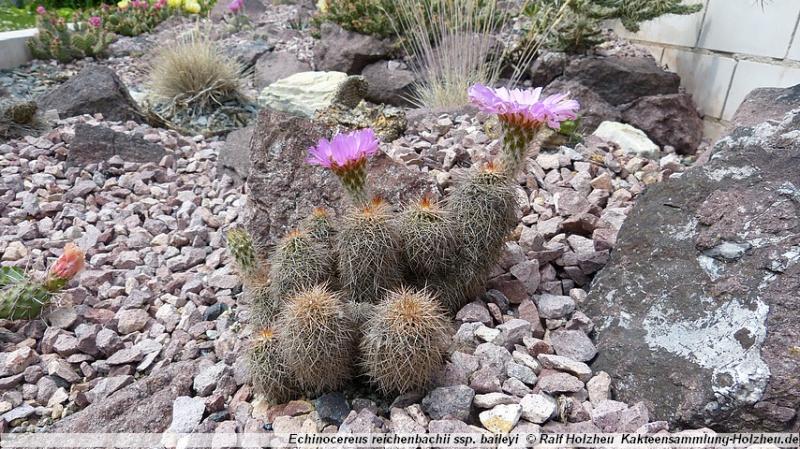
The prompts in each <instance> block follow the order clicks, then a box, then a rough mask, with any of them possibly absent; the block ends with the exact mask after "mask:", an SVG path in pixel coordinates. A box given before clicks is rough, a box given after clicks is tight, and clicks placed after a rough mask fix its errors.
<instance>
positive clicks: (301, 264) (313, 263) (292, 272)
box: [269, 230, 336, 304]
mask: <svg viewBox="0 0 800 449" xmlns="http://www.w3.org/2000/svg"><path fill="white" fill-rule="evenodd" d="M270 262H271V267H270V270H269V279H270V282H271V284H270V290H271V292H270V296H271V297H272V300H273V301H275V302H276V303H277V304H282V303H283V302H285V300H286V299H287V298H288V297H290V296H292V295H293V294H295V293H297V292H299V291H302V290H304V289H306V288H309V287H313V286H314V285H318V284H325V283H335V275H336V260H335V259H334V257H333V255H332V254H331V252H330V250H329V249H327V248H326V247H325V245H324V244H321V243H319V242H317V241H315V240H314V239H313V238H312V236H311V234H309V233H308V232H304V231H300V230H294V231H291V232H289V233H288V234H287V235H286V236H285V237H284V238H283V239H282V240H281V241H280V242H279V243H278V245H277V247H276V248H275V252H274V253H273V255H272V258H271V259H270Z"/></svg>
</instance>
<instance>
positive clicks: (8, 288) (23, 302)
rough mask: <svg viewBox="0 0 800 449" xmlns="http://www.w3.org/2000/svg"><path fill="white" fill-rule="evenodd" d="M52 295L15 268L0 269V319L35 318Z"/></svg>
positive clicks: (40, 284)
mask: <svg viewBox="0 0 800 449" xmlns="http://www.w3.org/2000/svg"><path fill="white" fill-rule="evenodd" d="M52 296H53V294H52V293H51V292H50V291H48V290H47V289H45V287H44V285H42V283H41V282H36V281H34V280H32V279H30V278H29V277H28V276H27V275H26V274H25V273H24V272H23V271H22V270H20V269H18V268H15V267H0V319H6V320H23V319H32V318H36V317H38V316H39V315H41V313H42V308H43V307H44V306H45V305H47V304H48V303H50V300H51V299H52Z"/></svg>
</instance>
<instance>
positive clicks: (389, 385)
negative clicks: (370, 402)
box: [360, 289, 450, 394]
mask: <svg viewBox="0 0 800 449" xmlns="http://www.w3.org/2000/svg"><path fill="white" fill-rule="evenodd" d="M449 324H450V320H449V318H448V316H447V314H446V313H445V311H444V309H443V308H442V307H441V306H440V305H439V303H438V301H437V300H436V299H435V298H434V297H432V296H431V295H430V294H428V293H426V292H424V291H413V290H408V289H400V290H395V291H391V292H389V293H388V294H387V297H386V298H385V299H384V300H383V301H382V302H381V303H380V304H378V305H377V306H375V311H374V313H373V314H372V316H371V318H370V319H369V320H368V321H367V322H366V324H365V325H364V327H365V329H364V336H363V339H362V340H361V345H360V347H361V354H362V359H363V362H362V364H363V368H364V371H365V373H366V374H367V376H368V377H369V379H370V381H371V382H373V383H374V384H375V385H376V386H377V387H378V389H379V390H380V391H381V392H383V393H401V394H402V393H407V392H410V391H415V390H419V389H421V388H424V387H426V386H427V385H429V384H430V382H431V380H432V379H433V376H434V375H435V374H436V373H437V372H438V371H439V370H440V369H441V368H442V366H443V365H444V360H445V355H446V354H447V346H448V344H449Z"/></svg>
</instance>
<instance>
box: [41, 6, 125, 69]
mask: <svg viewBox="0 0 800 449" xmlns="http://www.w3.org/2000/svg"><path fill="white" fill-rule="evenodd" d="M71 25H72V27H71V28H70V26H69V25H68V24H67V21H66V20H64V19H63V18H61V17H58V16H57V15H55V14H51V13H49V12H46V11H44V12H43V13H42V14H40V15H39V16H38V17H37V18H36V28H38V30H39V33H38V34H37V35H36V36H34V37H32V38H30V39H28V42H27V44H28V48H29V49H30V51H31V54H32V55H33V57H35V58H38V59H55V60H57V61H59V62H69V61H72V60H73V59H78V58H86V57H99V56H103V55H104V54H105V50H106V48H107V47H108V46H109V45H110V44H111V42H112V41H113V40H114V35H113V34H111V33H108V32H107V31H106V30H105V29H104V28H103V27H94V26H91V25H89V24H87V23H86V22H83V21H81V20H79V17H77V16H76V17H75V18H74V20H73V23H72V24H71Z"/></svg>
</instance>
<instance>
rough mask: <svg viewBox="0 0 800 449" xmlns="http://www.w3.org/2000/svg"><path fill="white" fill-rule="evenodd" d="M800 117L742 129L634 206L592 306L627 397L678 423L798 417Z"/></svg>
mask: <svg viewBox="0 0 800 449" xmlns="http://www.w3.org/2000/svg"><path fill="white" fill-rule="evenodd" d="M798 106H800V104H798V105H797V106H796V107H798ZM797 129H800V112H798V111H795V112H794V113H791V112H790V113H788V114H786V115H785V116H784V117H782V118H781V120H780V121H770V122H765V123H761V124H758V125H756V126H755V127H742V128H738V129H736V130H735V131H734V132H733V133H732V134H731V135H730V136H728V137H725V138H723V139H722V140H720V141H719V142H718V143H717V144H716V146H715V147H714V149H713V150H712V151H713V154H712V155H711V158H710V160H709V161H708V162H707V163H706V164H705V165H702V166H697V167H695V168H693V169H691V170H689V171H687V172H685V173H684V174H683V176H681V177H680V178H677V179H670V180H668V181H666V182H664V183H662V184H659V185H655V186H653V187H651V188H650V189H648V191H647V192H646V193H645V194H644V195H643V196H642V197H641V198H640V199H639V200H638V202H637V203H636V205H635V207H634V208H633V210H632V211H631V213H630V214H629V215H628V218H627V219H626V221H625V222H624V224H623V226H622V229H621V231H620V233H619V236H618V239H617V246H616V248H615V250H614V252H613V253H612V255H611V259H610V261H609V263H608V265H607V266H606V267H605V268H604V269H603V270H602V271H601V272H600V273H599V274H598V276H597V277H596V278H595V280H594V283H593V285H592V288H591V290H590V292H589V295H588V298H587V300H586V303H585V305H584V311H585V312H586V313H587V315H589V316H590V317H591V318H592V319H594V320H595V323H597V334H596V341H597V346H598V349H599V355H598V358H597V360H596V361H595V363H594V364H593V369H594V370H596V371H599V370H603V371H606V372H608V373H609V374H610V375H611V376H612V378H613V380H614V386H615V393H616V396H617V398H618V399H620V400H622V401H625V402H627V403H633V402H636V401H640V400H641V401H645V403H646V404H647V405H648V408H649V409H650V410H651V412H652V415H653V416H654V419H657V420H669V421H671V422H672V423H674V424H676V425H678V426H686V427H702V426H709V427H712V428H715V429H718V430H724V431H779V430H788V429H792V428H795V429H796V428H797V427H798V416H797V413H798V409H800V376H798V373H800V326H798V310H800V171H798V170H797V167H798V166H800V137H798V135H797Z"/></svg>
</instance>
